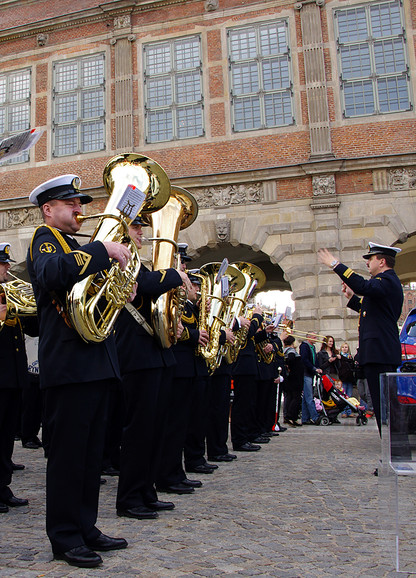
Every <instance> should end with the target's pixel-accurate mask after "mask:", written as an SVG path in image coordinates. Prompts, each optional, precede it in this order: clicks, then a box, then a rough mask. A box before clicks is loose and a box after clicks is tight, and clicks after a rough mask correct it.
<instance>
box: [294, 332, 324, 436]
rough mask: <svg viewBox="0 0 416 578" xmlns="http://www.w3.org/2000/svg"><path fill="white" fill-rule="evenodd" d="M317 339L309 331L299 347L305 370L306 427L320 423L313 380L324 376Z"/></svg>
mask: <svg viewBox="0 0 416 578" xmlns="http://www.w3.org/2000/svg"><path fill="white" fill-rule="evenodd" d="M316 338H317V333H316V331H309V332H308V333H307V334H306V341H302V343H301V344H300V347H299V353H300V356H301V359H302V363H303V369H304V376H303V397H302V424H304V425H307V424H313V425H319V423H320V419H319V414H318V412H317V410H316V406H315V401H314V399H313V378H314V377H315V376H316V375H322V369H320V367H319V362H318V357H317V354H316V349H315V342H316Z"/></svg>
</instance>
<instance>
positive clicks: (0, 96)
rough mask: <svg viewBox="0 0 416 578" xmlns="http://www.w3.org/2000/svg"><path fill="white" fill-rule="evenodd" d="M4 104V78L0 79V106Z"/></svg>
mask: <svg viewBox="0 0 416 578" xmlns="http://www.w3.org/2000/svg"><path fill="white" fill-rule="evenodd" d="M3 102H6V77H5V76H3V77H1V78H0V104H1V103H3Z"/></svg>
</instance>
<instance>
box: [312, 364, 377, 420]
mask: <svg viewBox="0 0 416 578" xmlns="http://www.w3.org/2000/svg"><path fill="white" fill-rule="evenodd" d="M315 394H316V395H315ZM314 395H315V398H316V399H317V402H316V403H315V404H316V405H317V409H318V413H319V414H320V424H321V425H331V424H333V423H339V422H338V415H339V414H340V413H341V412H343V411H345V409H347V408H350V409H351V411H353V412H354V413H356V414H357V417H356V420H355V422H356V424H357V425H366V424H367V423H368V419H367V417H366V415H365V408H364V406H362V405H360V402H359V401H358V400H357V399H356V398H355V397H347V396H346V395H345V393H344V392H343V391H340V390H339V389H337V388H336V387H335V382H334V381H333V380H332V379H331V378H330V377H329V375H322V376H315V378H314Z"/></svg>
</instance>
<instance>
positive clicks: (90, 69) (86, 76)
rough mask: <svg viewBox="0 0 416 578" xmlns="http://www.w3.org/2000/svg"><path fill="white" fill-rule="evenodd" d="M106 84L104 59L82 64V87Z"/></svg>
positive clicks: (86, 61)
mask: <svg viewBox="0 0 416 578" xmlns="http://www.w3.org/2000/svg"><path fill="white" fill-rule="evenodd" d="M103 82H104V59H103V58H97V59H94V60H90V59H88V60H84V61H82V62H81V85H82V86H85V87H87V86H96V85H97V84H103Z"/></svg>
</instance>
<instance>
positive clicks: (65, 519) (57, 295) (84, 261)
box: [27, 174, 130, 568]
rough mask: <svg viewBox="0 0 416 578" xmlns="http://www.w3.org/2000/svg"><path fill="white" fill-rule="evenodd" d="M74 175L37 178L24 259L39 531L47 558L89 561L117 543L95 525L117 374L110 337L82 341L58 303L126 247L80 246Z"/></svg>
mask: <svg viewBox="0 0 416 578" xmlns="http://www.w3.org/2000/svg"><path fill="white" fill-rule="evenodd" d="M79 187H80V179H79V177H77V176H76V175H71V174H70V175H63V176H60V177H56V178H53V179H50V180H49V181H47V182H45V183H43V184H41V185H39V186H38V187H36V189H34V190H33V191H32V192H31V194H30V197H29V199H30V201H31V202H32V203H33V204H34V205H36V206H38V207H40V210H41V213H42V216H43V220H44V222H45V224H44V225H41V226H40V227H38V228H37V229H36V231H35V232H34V235H33V237H32V240H31V243H30V247H29V251H28V256H27V266H28V271H29V275H30V279H31V282H32V285H33V290H34V294H35V297H36V303H37V309H38V317H39V368H40V386H41V388H42V389H43V390H44V412H45V413H44V422H45V424H46V427H47V431H48V448H47V453H48V464H47V476H46V531H47V534H48V537H49V540H50V542H51V545H52V550H53V553H54V556H55V558H57V559H60V560H65V561H66V562H67V563H68V564H70V565H73V566H79V567H84V568H91V567H94V566H98V565H99V564H101V562H102V559H101V557H100V555H99V554H97V553H96V552H97V551H107V550H115V549H120V548H125V547H126V546H127V542H126V541H125V540H124V539H123V538H110V537H108V536H106V535H104V534H103V533H102V532H100V530H98V528H97V527H96V525H95V524H96V519H97V509H98V495H99V488H100V472H101V463H102V454H103V447H104V434H105V431H104V428H105V420H106V415H107V402H108V392H109V388H110V387H111V386H114V384H115V383H116V382H117V381H118V380H119V378H120V375H119V368H118V361H117V352H116V348H115V341H114V337H113V336H112V335H110V336H109V337H108V338H107V339H105V340H103V341H101V342H98V343H87V342H85V341H84V340H83V339H82V338H81V337H80V335H79V334H78V333H77V332H76V331H75V330H74V329H73V327H71V326H70V324H69V322H68V319H67V318H66V315H65V311H64V304H65V300H66V296H67V293H68V291H70V290H71V289H72V287H73V286H74V284H75V283H77V282H78V281H81V280H82V279H84V278H85V277H86V276H88V275H91V274H97V273H99V272H100V271H102V270H106V269H109V268H110V267H111V265H112V263H111V260H112V259H115V260H116V261H118V263H119V264H120V267H121V268H122V269H124V268H125V267H126V264H127V262H128V260H129V258H130V251H129V250H128V249H127V248H126V247H125V246H123V245H122V244H120V243H116V242H112V241H108V242H102V241H94V242H92V243H88V244H87V245H84V246H82V247H81V246H80V245H79V244H78V242H77V241H76V240H75V239H74V237H73V235H74V234H76V233H77V232H78V231H79V229H80V226H81V225H80V223H79V222H78V220H77V217H78V216H79V215H80V214H81V212H82V205H83V204H85V203H89V202H90V201H92V198H91V197H90V196H89V195H86V194H84V193H82V192H81V191H80V190H79Z"/></svg>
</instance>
